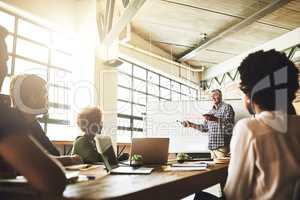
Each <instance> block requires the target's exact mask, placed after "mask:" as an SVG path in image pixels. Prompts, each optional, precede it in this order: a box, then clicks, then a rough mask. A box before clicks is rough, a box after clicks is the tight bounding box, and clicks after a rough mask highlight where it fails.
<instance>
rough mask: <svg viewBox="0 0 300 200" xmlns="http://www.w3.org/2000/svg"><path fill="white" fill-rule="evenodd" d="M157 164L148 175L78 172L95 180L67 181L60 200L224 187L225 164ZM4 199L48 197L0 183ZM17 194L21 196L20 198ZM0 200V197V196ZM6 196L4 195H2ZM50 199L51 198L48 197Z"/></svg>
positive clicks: (165, 195)
mask: <svg viewBox="0 0 300 200" xmlns="http://www.w3.org/2000/svg"><path fill="white" fill-rule="evenodd" d="M163 168H164V167H157V168H156V169H155V171H153V172H152V173H151V174H150V175H109V174H107V173H106V171H105V170H104V169H103V166H97V167H94V168H93V169H88V170H84V171H80V174H81V175H90V176H95V177H96V179H95V180H90V181H85V182H80V183H75V184H70V185H68V186H67V187H66V189H65V191H64V193H63V197H58V198H54V199H64V200H119V199H122V200H129V199H130V200H132V199H137V200H141V199H143V200H148V199H149V200H153V199H155V200H160V199H161V200H166V199H168V200H172V199H180V198H183V197H186V196H188V195H190V194H193V193H196V192H198V191H201V190H202V189H205V188H208V187H210V186H213V185H215V184H218V183H220V184H221V186H224V184H225V181H226V178H227V169H228V164H216V165H215V166H213V167H211V168H209V169H207V170H205V171H167V172H166V171H164V170H163ZM3 194H8V195H9V198H8V199H10V200H11V199H31V200H35V199H39V200H41V199H49V198H44V196H43V195H41V194H38V193H35V192H33V191H32V190H31V189H30V187H29V186H22V187H20V186H18V185H17V186H13V185H10V186H8V185H7V184H4V185H1V184H0V196H2V195H3ZM20 197H21V198H20ZM0 199H1V198H0ZM6 199H7V198H6ZM52 199H53V198H52Z"/></svg>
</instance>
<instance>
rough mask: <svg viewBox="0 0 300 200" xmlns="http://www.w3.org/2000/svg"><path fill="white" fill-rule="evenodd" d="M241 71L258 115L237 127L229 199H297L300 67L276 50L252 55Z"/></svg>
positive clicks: (247, 96)
mask: <svg viewBox="0 0 300 200" xmlns="http://www.w3.org/2000/svg"><path fill="white" fill-rule="evenodd" d="M238 71H239V73H240V79H241V82H240V89H241V90H242V91H243V92H244V93H245V97H244V103H245V106H246V107H247V108H248V110H249V112H250V113H253V114H255V116H254V117H253V118H246V119H242V120H240V121H239V122H238V123H237V124H236V126H235V127H234V131H233V137H232V141H231V146H230V147H231V148H230V149H231V160H230V164H229V169H228V178H227V182H226V186H225V190H224V191H225V195H226V199H228V200H231V199H234V200H235V199H292V195H293V190H294V188H295V185H296V181H297V179H298V180H299V179H300V134H299V124H300V116H296V115H295V110H294V108H293V105H292V102H293V100H294V99H295V93H296V91H297V90H298V89H299V79H298V73H299V72H298V70H297V68H296V67H295V65H294V64H293V63H292V62H291V61H290V60H289V59H288V58H287V57H286V55H285V54H284V53H280V52H278V51H275V50H269V51H257V52H255V53H252V54H250V55H249V56H248V57H246V58H245V59H244V60H243V61H242V63H241V65H240V67H239V68H238Z"/></svg>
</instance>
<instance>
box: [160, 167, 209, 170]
mask: <svg viewBox="0 0 300 200" xmlns="http://www.w3.org/2000/svg"><path fill="white" fill-rule="evenodd" d="M203 170H208V168H207V167H171V166H168V167H166V168H165V169H164V171H203Z"/></svg>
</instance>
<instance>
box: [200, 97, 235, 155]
mask: <svg viewBox="0 0 300 200" xmlns="http://www.w3.org/2000/svg"><path fill="white" fill-rule="evenodd" d="M208 114H213V115H214V116H215V117H217V118H218V121H207V120H205V121H204V123H203V124H200V125H199V126H198V129H199V130H200V131H202V132H208V149H209V150H215V149H218V148H220V147H229V144H230V139H231V135H232V130H233V125H234V111H233V108H232V106H231V105H229V104H227V103H224V102H221V103H220V104H219V105H218V106H216V105H214V106H213V108H212V109H211V110H210V111H209V113H208Z"/></svg>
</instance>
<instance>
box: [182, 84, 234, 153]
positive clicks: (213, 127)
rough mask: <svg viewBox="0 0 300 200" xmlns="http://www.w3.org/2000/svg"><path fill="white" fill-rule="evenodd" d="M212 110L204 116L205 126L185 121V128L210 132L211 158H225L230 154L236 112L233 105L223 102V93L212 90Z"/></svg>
mask: <svg viewBox="0 0 300 200" xmlns="http://www.w3.org/2000/svg"><path fill="white" fill-rule="evenodd" d="M211 99H212V102H213V107H212V109H211V110H210V111H209V112H208V113H207V114H204V115H203V117H204V118H205V121H204V123H203V124H195V123H192V122H190V121H184V122H183V126H184V127H191V128H194V129H197V130H200V131H201V132H208V149H209V150H210V153H211V158H223V157H225V156H226V155H227V154H228V153H229V144H230V138H231V134H232V129H233V125H234V111H233V108H232V106H231V105H229V104H227V103H225V102H223V101H222V92H221V90H219V89H215V90H212V92H211Z"/></svg>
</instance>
